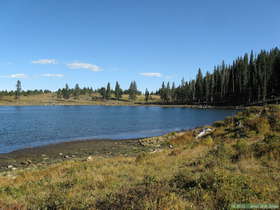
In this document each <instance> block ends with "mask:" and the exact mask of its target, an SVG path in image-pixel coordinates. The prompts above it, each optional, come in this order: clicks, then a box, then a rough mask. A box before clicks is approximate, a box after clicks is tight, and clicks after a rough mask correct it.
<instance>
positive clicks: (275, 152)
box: [254, 135, 280, 159]
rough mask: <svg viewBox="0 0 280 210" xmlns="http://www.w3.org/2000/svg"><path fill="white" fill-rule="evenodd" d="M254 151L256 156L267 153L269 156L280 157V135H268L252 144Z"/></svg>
mask: <svg viewBox="0 0 280 210" xmlns="http://www.w3.org/2000/svg"><path fill="white" fill-rule="evenodd" d="M254 153H255V156H256V157H262V156H265V155H268V157H269V158H273V159H279V158H280V136H277V135H269V136H266V138H265V139H264V140H263V141H261V142H258V143H256V144H254Z"/></svg>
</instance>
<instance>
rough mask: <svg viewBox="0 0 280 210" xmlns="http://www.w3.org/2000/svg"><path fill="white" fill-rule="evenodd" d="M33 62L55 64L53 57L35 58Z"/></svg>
mask: <svg viewBox="0 0 280 210" xmlns="http://www.w3.org/2000/svg"><path fill="white" fill-rule="evenodd" d="M32 63H33V64H56V63H57V62H56V60H55V59H41V60H35V61H32Z"/></svg>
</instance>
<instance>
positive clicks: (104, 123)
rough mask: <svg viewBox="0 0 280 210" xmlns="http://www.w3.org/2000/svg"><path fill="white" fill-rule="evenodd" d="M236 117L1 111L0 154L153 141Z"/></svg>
mask: <svg viewBox="0 0 280 210" xmlns="http://www.w3.org/2000/svg"><path fill="white" fill-rule="evenodd" d="M234 113H236V111H235V110H219V109H191V108H163V107H145V106H3V107H0V153H7V152H11V151H14V150H18V149H23V148H27V147H35V146H42V145H46V144H52V143H58V142H65V141H72V140H84V139H108V138H109V139H116V140H117V139H129V138H139V137H147V136H157V135H162V134H165V133H168V132H171V131H179V130H183V129H191V128H195V127H198V126H202V125H207V124H211V123H212V122H214V121H217V120H222V119H224V118H225V117H226V116H229V115H233V114H234Z"/></svg>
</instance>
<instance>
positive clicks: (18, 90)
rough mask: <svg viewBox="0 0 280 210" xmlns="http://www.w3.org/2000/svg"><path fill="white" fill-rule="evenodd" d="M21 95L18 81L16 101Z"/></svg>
mask: <svg viewBox="0 0 280 210" xmlns="http://www.w3.org/2000/svg"><path fill="white" fill-rule="evenodd" d="M20 95H21V82H20V81H19V80H18V81H17V84H16V99H19V98H20Z"/></svg>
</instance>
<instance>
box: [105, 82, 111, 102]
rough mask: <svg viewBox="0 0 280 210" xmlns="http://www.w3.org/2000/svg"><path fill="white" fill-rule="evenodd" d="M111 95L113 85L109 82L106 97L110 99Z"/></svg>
mask: <svg viewBox="0 0 280 210" xmlns="http://www.w3.org/2000/svg"><path fill="white" fill-rule="evenodd" d="M110 97H111V85H110V82H108V84H107V89H106V97H105V98H106V99H110Z"/></svg>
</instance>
